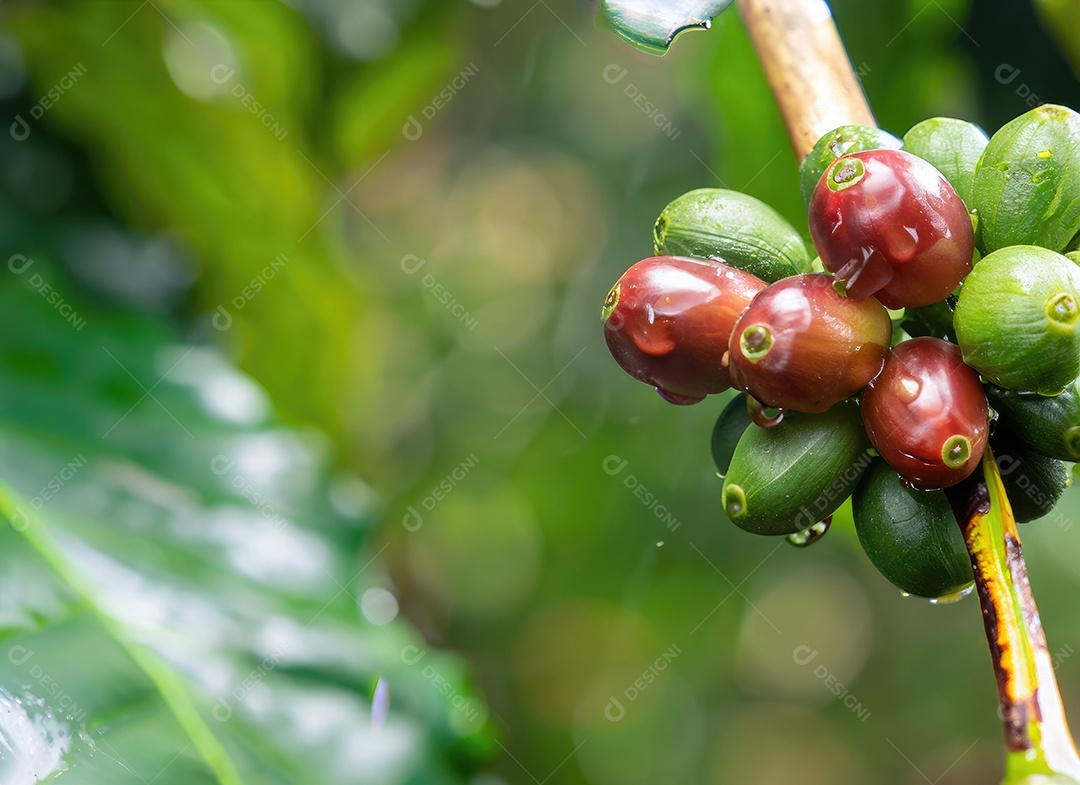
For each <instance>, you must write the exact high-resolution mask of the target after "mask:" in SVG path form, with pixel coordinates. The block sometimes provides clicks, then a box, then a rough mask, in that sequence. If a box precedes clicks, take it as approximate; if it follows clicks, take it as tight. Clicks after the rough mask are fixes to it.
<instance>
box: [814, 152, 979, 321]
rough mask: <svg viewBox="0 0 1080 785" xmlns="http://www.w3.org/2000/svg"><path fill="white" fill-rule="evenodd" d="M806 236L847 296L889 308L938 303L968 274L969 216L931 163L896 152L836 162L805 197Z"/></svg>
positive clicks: (971, 247) (972, 239)
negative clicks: (808, 197)
mask: <svg viewBox="0 0 1080 785" xmlns="http://www.w3.org/2000/svg"><path fill="white" fill-rule="evenodd" d="M810 236H811V237H812V238H813V240H814V247H815V248H816V249H817V252H818V254H819V255H820V256H821V263H822V264H823V265H824V266H825V269H826V270H828V271H830V272H832V273H835V274H836V277H837V279H838V280H841V281H843V282H844V285H845V287H846V289H847V293H848V296H850V297H854V298H856V299H862V298H864V297H870V296H871V295H873V296H875V297H877V299H878V300H880V301H881V302H882V303H884V304H885V305H886V306H887V307H889V308H904V307H913V306H919V305H932V304H933V303H937V302H941V301H942V300H944V299H945V298H946V297H948V296H949V294H950V293H952V291H953V290H954V289H955V288H956V287H957V286H958V285H959V284H960V282H961V281H962V280H963V279H964V276H965V275H967V274H968V273H969V272H970V271H971V257H972V252H973V250H974V247H975V237H974V232H972V229H971V218H970V216H969V215H968V211H967V208H966V207H965V206H964V202H963V200H962V199H961V198H960V197H959V196H958V195H957V194H956V191H955V190H954V189H953V187H952V186H951V185H950V184H949V181H948V180H946V179H945V177H944V176H943V175H942V174H941V173H940V172H939V171H938V170H937V169H935V168H934V167H933V166H932V165H931V164H929V163H927V162H926V161H924V160H923V159H921V158H918V157H916V156H914V155H911V154H910V153H905V152H901V151H899V150H868V151H866V152H861V153H852V154H851V155H846V156H843V157H841V158H838V159H836V161H835V162H833V164H832V166H830V167H829V168H828V169H827V170H826V171H825V174H824V175H822V177H821V180H819V181H818V184H817V188H815V189H814V195H813V197H812V198H811V200H810Z"/></svg>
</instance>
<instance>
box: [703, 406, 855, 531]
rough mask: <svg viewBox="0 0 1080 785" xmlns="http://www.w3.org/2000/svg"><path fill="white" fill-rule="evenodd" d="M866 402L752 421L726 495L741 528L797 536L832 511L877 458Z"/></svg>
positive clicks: (735, 458) (726, 477) (726, 479)
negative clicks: (771, 422) (865, 422)
mask: <svg viewBox="0 0 1080 785" xmlns="http://www.w3.org/2000/svg"><path fill="white" fill-rule="evenodd" d="M869 446H870V444H869V442H868V440H867V438H866V431H865V430H864V429H863V426H862V422H861V420H860V418H859V408H858V406H856V405H855V404H854V403H852V402H844V403H839V404H837V405H836V406H834V407H833V408H832V409H830V410H829V411H827V412H825V413H824V414H797V413H796V414H789V415H787V416H786V417H784V420H783V422H781V423H780V424H779V425H775V426H773V427H771V428H761V427H759V426H757V425H752V426H750V427H749V428H747V429H746V431H745V432H744V433H743V435H742V438H740V439H739V443H738V445H737V446H736V447H735V454H734V455H733V456H732V458H731V465H730V466H729V467H728V470H727V472H726V473H725V475H724V488H723V491H722V492H721V501H722V503H723V505H724V512H726V513H727V516H728V518H730V519H731V520H732V521H733V522H734V523H735V525H736V526H738V527H739V528H741V529H745V530H746V531H750V532H754V533H755V534H777V535H778V534H794V533H795V532H799V531H803V530H805V529H808V528H810V527H811V526H813V525H814V524H815V523H817V522H818V521H820V520H823V519H824V518H826V517H827V516H829V515H831V514H832V513H833V512H835V511H836V509H837V508H838V507H839V506H840V505H841V504H843V503H844V500H845V499H847V497H848V496H849V495H850V494H851V491H852V489H853V488H854V487H855V484H856V483H857V482H858V481H859V477H861V476H862V473H863V470H864V469H865V468H866V467H867V466H868V465H869V464H870V457H869V454H868V453H867V448H869Z"/></svg>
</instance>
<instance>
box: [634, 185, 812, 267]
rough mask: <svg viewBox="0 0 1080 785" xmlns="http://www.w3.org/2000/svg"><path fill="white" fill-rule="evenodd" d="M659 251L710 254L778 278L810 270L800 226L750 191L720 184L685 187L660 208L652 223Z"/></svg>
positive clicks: (705, 255)
mask: <svg viewBox="0 0 1080 785" xmlns="http://www.w3.org/2000/svg"><path fill="white" fill-rule="evenodd" d="M653 241H654V245H655V250H656V253H657V255H669V256H690V257H694V258H697V259H712V260H714V261H717V262H723V263H724V264H728V265H731V266H732V267H735V268H737V269H739V270H744V271H746V272H748V273H750V274H751V275H755V276H757V277H758V278H760V279H761V280H763V281H766V282H770V283H771V282H772V281H779V280H780V279H781V278H784V277H786V276H788V275H795V274H796V273H806V272H810V255H809V254H808V253H807V252H806V244H805V242H804V241H803V238H802V235H800V234H799V231H798V230H797V229H796V228H795V227H794V226H792V225H791V224H789V223H788V222H787V221H785V220H784V218H783V216H781V215H780V213H778V212H776V210H774V209H773V208H771V207H769V205H767V204H765V203H764V202H762V201H761V200H760V199H755V198H754V197H752V196H750V195H749V194H743V193H739V192H738V191H729V190H727V189H724V188H698V189H697V190H695V191H689V192H687V193H685V194H683V195H682V196H680V197H679V198H678V199H675V200H674V201H673V202H671V204H669V205H668V206H667V207H665V208H664V211H663V212H662V213H660V217H659V218H657V219H656V225H655V226H654V227H653Z"/></svg>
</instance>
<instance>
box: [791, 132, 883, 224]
mask: <svg viewBox="0 0 1080 785" xmlns="http://www.w3.org/2000/svg"><path fill="white" fill-rule="evenodd" d="M901 147H903V142H901V141H900V140H899V139H897V138H896V137H895V136H893V135H892V134H890V133H889V132H888V131H882V130H881V129H880V128H872V127H870V126H865V125H842V126H840V127H839V128H836V129H833V130H832V131H830V132H829V133H827V134H825V135H824V136H823V137H821V138H820V139H818V140H817V143H816V144H815V145H814V147H813V149H811V150H810V152H809V153H808V154H807V156H806V158H804V159H803V161H802V164H801V165H800V166H799V187H800V188H801V189H802V196H803V202H805V203H806V204H807V205H809V204H810V197H811V196H813V195H814V189H815V188H816V187H817V184H818V180H820V179H821V175H823V174H825V170H826V169H828V168H829V167H830V166H831V165H832V162H833V161H835V160H836V159H837V158H840V157H841V156H844V155H847V154H848V153H861V152H864V151H866V150H878V149H881V148H885V149H887V150H899V149H900V148H901Z"/></svg>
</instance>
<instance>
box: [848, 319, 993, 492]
mask: <svg viewBox="0 0 1080 785" xmlns="http://www.w3.org/2000/svg"><path fill="white" fill-rule="evenodd" d="M862 415H863V422H864V423H865V424H866V432H867V434H869V436H870V441H871V442H872V443H873V445H874V449H876V450H877V451H878V453H880V454H881V457H882V458H884V459H885V460H886V461H887V462H888V464H889V465H890V466H892V467H893V468H894V469H896V471H897V472H898V473H899V474H900V476H901V477H903V478H904V479H905V480H906V481H907V482H908V483H909V484H911V485H912V486H914V487H916V488H923V489H928V488H947V487H948V486H950V485H955V484H956V483H958V482H960V481H961V480H962V479H964V478H965V477H967V476H968V475H969V474H971V472H973V471H974V470H975V467H976V466H978V465H979V461H980V459H981V458H982V454H983V449H984V448H985V447H986V439H987V437H988V435H989V430H990V429H989V425H988V422H987V418H988V416H989V409H988V407H987V405H986V396H985V395H984V394H983V388H982V385H981V384H980V383H979V375H978V374H977V373H976V372H975V371H974V370H973V369H972V368H970V367H969V366H967V365H965V364H964V356H963V353H962V352H961V351H960V347H958V346H955V345H954V344H951V343H948V342H947V341H943V340H941V339H940V338H913V339H911V340H909V341H904V342H903V343H900V344H897V345H896V346H895V347H894V348H893V350H892V352H891V353H890V354H889V358H888V359H887V360H886V361H885V368H884V369H882V371H881V375H880V376H878V377H877V378H876V379H874V381H872V382H871V383H870V386H869V387H868V388H867V389H866V392H864V393H863V396H862Z"/></svg>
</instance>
